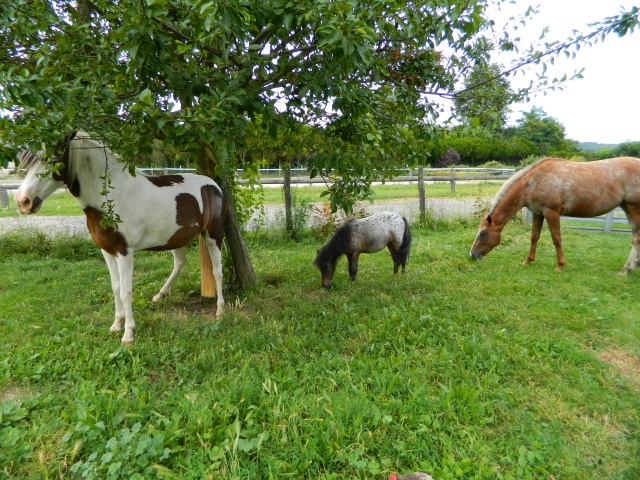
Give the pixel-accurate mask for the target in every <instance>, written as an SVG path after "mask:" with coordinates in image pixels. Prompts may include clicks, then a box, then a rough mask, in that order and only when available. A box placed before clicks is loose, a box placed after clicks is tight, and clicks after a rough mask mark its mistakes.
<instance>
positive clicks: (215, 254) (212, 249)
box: [201, 234, 224, 317]
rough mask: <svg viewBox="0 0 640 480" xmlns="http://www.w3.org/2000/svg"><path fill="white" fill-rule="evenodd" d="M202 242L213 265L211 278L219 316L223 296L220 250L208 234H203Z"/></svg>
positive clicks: (222, 307)
mask: <svg viewBox="0 0 640 480" xmlns="http://www.w3.org/2000/svg"><path fill="white" fill-rule="evenodd" d="M204 242H205V245H206V246H207V250H208V251H209V257H210V258H211V265H212V266H213V278H214V280H215V282H216V296H217V297H218V298H217V308H216V317H220V316H221V315H222V312H223V311H224V297H223V296H222V251H221V250H220V247H219V246H218V242H216V240H215V239H213V238H211V237H210V236H209V235H208V234H205V236H204ZM201 268H202V266H201Z"/></svg>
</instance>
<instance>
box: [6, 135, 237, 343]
mask: <svg viewBox="0 0 640 480" xmlns="http://www.w3.org/2000/svg"><path fill="white" fill-rule="evenodd" d="M20 166H21V168H26V169H27V175H26V177H25V179H24V181H23V182H22V184H21V185H20V188H19V189H18V191H17V192H16V194H15V195H14V198H15V201H16V204H17V205H18V208H19V209H20V212H22V213H24V214H31V213H36V212H37V211H38V210H39V209H40V206H41V205H42V202H43V201H44V200H46V199H47V197H49V195H51V194H52V193H53V192H54V191H55V190H56V189H58V188H61V187H62V186H66V187H67V188H68V189H69V192H71V194H72V195H73V196H74V197H75V200H76V203H77V204H78V205H79V206H80V208H82V210H83V211H84V213H85V216H86V219H87V227H88V228H89V233H90V234H91V237H92V238H93V241H94V242H95V244H96V245H98V247H100V249H101V250H102V254H103V256H104V258H105V261H106V262H107V266H108V267H109V273H110V276H111V286H112V289H113V295H114V299H115V321H114V322H113V325H112V326H111V328H110V330H111V331H112V332H119V331H121V330H122V328H123V326H124V335H123V336H122V340H121V341H122V343H124V344H131V343H132V342H133V340H134V330H135V322H134V320H133V310H132V305H131V300H132V282H133V253H134V252H135V251H137V250H171V252H172V254H173V258H174V266H173V271H172V272H171V275H170V276H169V278H168V279H167V281H166V283H165V284H164V286H163V287H162V288H161V289H160V291H159V292H158V294H157V295H156V296H154V297H153V301H154V302H157V301H159V300H160V299H162V298H163V297H164V296H166V295H168V294H169V291H170V290H171V285H172V284H173V281H174V280H175V278H176V276H177V275H178V274H179V273H180V271H181V270H182V268H183V267H184V265H185V263H186V254H185V248H184V247H185V246H186V245H187V244H189V243H190V242H191V241H192V240H194V239H195V238H197V237H198V236H199V235H202V238H203V240H204V243H205V245H206V247H207V250H208V251H209V256H210V258H211V262H212V264H213V277H214V279H215V283H216V293H217V297H218V300H217V311H216V315H217V316H219V315H220V314H221V313H222V309H223V306H224V298H223V296H222V254H221V250H220V248H221V244H222V237H223V234H224V225H225V221H226V217H227V207H226V203H225V199H224V197H223V195H222V191H221V190H220V188H219V187H218V185H217V184H216V183H215V182H214V181H213V180H211V179H210V178H208V177H205V176H201V175H194V174H187V175H164V176H151V175H146V174H144V173H143V172H141V171H136V175H135V176H134V175H131V174H130V173H129V169H128V167H127V165H125V164H124V163H122V162H120V161H119V159H118V157H117V156H116V155H114V154H113V153H112V152H111V151H110V150H109V149H108V148H106V147H105V146H104V145H103V144H101V143H100V142H98V141H96V140H93V139H91V138H90V137H89V136H88V135H87V134H86V133H84V132H82V131H78V132H76V134H75V135H73V136H72V137H70V138H69V140H68V141H67V142H66V144H65V145H64V150H63V153H62V154H61V156H60V158H59V159H57V163H56V164H55V168H52V167H51V166H48V165H47V164H46V163H45V162H44V161H43V160H42V158H41V156H39V155H33V154H31V153H30V152H29V151H23V152H22V154H21V165H20ZM105 177H106V179H105ZM104 205H111V207H112V208H113V219H115V220H117V224H116V225H117V228H114V226H111V225H109V224H108V223H105V222H103V220H104V219H105V216H106V215H105V212H104V211H103V206H104Z"/></svg>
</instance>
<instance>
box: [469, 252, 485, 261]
mask: <svg viewBox="0 0 640 480" xmlns="http://www.w3.org/2000/svg"><path fill="white" fill-rule="evenodd" d="M469 258H471V260H482V253H474V252H471V253H470V254H469Z"/></svg>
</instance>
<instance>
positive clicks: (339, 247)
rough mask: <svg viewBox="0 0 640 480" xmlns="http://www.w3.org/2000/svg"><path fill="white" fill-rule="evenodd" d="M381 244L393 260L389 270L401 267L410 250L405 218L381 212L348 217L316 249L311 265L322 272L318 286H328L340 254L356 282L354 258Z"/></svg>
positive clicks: (370, 251) (373, 251)
mask: <svg viewBox="0 0 640 480" xmlns="http://www.w3.org/2000/svg"><path fill="white" fill-rule="evenodd" d="M384 247H387V248H388V249H389V253H391V258H392V259H393V273H398V267H400V266H401V267H402V273H404V267H405V265H406V263H407V259H408V258H409V251H410V250H411V229H410V228H409V223H408V222H407V219H406V218H404V217H403V216H402V215H400V214H399V213H395V212H381V213H376V214H375V215H371V216H370V217H367V218H363V219H361V220H356V219H351V220H349V221H348V222H347V223H345V224H344V225H343V226H342V227H340V228H339V229H338V231H337V232H336V233H335V234H334V235H333V237H331V239H330V240H329V241H328V242H327V243H326V244H325V245H324V246H323V247H322V248H321V249H320V250H318V252H317V255H316V259H315V260H314V262H313V263H314V265H315V266H316V267H317V268H318V270H320V274H321V275H322V286H323V287H325V288H329V287H330V286H331V279H332V278H333V274H334V272H335V271H336V263H337V261H338V258H340V257H341V256H342V255H346V256H347V260H348V261H349V276H350V277H351V280H352V281H354V282H355V281H356V276H357V275H358V257H359V256H360V254H361V253H375V252H379V251H380V250H382V249H383V248H384Z"/></svg>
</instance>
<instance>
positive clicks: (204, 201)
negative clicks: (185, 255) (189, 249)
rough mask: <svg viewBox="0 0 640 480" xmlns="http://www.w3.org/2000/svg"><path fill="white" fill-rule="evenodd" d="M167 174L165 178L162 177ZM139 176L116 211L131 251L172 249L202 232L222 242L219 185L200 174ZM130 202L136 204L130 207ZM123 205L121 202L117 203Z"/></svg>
mask: <svg viewBox="0 0 640 480" xmlns="http://www.w3.org/2000/svg"><path fill="white" fill-rule="evenodd" d="M165 177H167V178H165ZM165 177H163V176H159V177H152V176H147V175H138V176H136V177H134V178H135V179H136V185H134V186H133V188H132V189H130V190H134V191H132V192H130V194H129V195H128V198H127V200H126V202H127V204H128V206H127V207H125V208H124V209H122V210H121V211H122V213H120V209H119V207H118V204H119V202H118V201H117V200H116V209H117V210H116V212H117V213H118V214H119V215H120V217H121V219H122V220H123V222H122V224H121V227H120V230H121V231H122V233H123V235H124V236H125V237H126V239H127V243H128V244H129V246H130V248H131V249H133V250H173V249H175V248H180V247H183V246H185V245H187V244H188V243H190V242H191V241H193V240H194V239H195V238H197V237H198V235H200V234H201V233H203V232H206V233H207V234H208V235H209V236H210V237H211V238H213V239H214V240H215V241H216V243H217V244H218V246H220V245H221V243H222V237H223V235H224V225H225V222H226V218H227V205H226V202H225V199H224V196H223V194H222V191H221V189H220V187H218V185H217V184H216V183H215V182H214V181H213V180H212V179H210V178H209V177H205V176H203V175H195V174H186V175H167V176H165ZM131 204H134V205H137V206H138V207H142V208H137V209H132V208H131ZM120 205H122V203H120Z"/></svg>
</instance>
